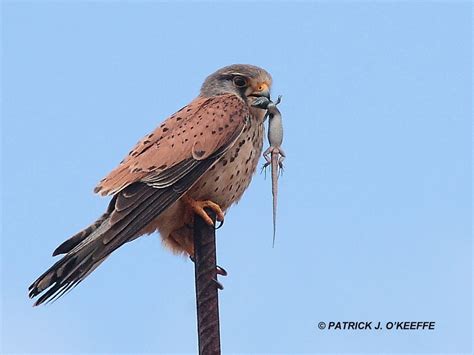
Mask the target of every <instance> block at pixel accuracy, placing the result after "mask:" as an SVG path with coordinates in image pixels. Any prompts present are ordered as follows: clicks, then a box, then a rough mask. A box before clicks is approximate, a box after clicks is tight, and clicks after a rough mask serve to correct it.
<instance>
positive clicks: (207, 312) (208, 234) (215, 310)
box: [194, 209, 221, 355]
mask: <svg viewBox="0 0 474 355" xmlns="http://www.w3.org/2000/svg"><path fill="white" fill-rule="evenodd" d="M206 212H207V214H208V215H209V216H210V217H211V218H212V220H213V221H214V224H215V221H216V215H215V213H214V212H213V211H211V210H209V209H206ZM216 267H217V265H216V235H215V229H214V227H213V226H209V225H208V224H207V223H205V222H204V221H203V220H202V219H201V217H199V216H195V217H194V271H195V272H194V276H195V283H196V304H197V326H198V346H199V354H200V355H210V354H212V355H214V354H220V353H221V344H220V333H219V300H218V295H217V292H218V289H217V282H216V280H217V269H216Z"/></svg>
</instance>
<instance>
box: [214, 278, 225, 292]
mask: <svg viewBox="0 0 474 355" xmlns="http://www.w3.org/2000/svg"><path fill="white" fill-rule="evenodd" d="M212 281H214V283H215V284H216V287H217V288H218V289H219V290H223V289H224V286H222V284H221V283H220V282H219V281H217V279H212Z"/></svg>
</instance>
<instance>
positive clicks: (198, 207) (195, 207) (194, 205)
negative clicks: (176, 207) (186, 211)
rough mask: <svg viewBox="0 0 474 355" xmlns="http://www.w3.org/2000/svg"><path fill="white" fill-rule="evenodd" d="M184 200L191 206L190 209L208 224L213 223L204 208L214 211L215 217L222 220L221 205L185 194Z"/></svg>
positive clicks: (211, 224)
mask: <svg viewBox="0 0 474 355" xmlns="http://www.w3.org/2000/svg"><path fill="white" fill-rule="evenodd" d="M184 202H185V203H186V204H188V205H189V206H190V207H191V210H192V211H193V212H194V213H195V214H197V215H198V216H199V217H201V218H202V219H203V220H204V221H205V222H206V223H207V224H209V225H210V226H213V225H214V222H213V221H212V219H211V217H209V215H208V214H207V213H206V211H205V210H204V208H206V207H207V208H210V209H211V210H213V211H214V212H215V213H216V219H217V220H218V221H219V222H221V221H223V220H224V212H222V209H221V207H220V206H219V205H218V204H217V203H215V202H212V201H210V200H205V201H196V200H193V199H192V198H191V197H188V196H185V197H184Z"/></svg>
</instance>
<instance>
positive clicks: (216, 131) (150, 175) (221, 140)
mask: <svg viewBox="0 0 474 355" xmlns="http://www.w3.org/2000/svg"><path fill="white" fill-rule="evenodd" d="M248 116H249V111H248V107H247V106H246V105H245V104H244V102H243V101H242V100H241V99H239V98H238V97H237V96H235V95H232V94H226V95H220V96H214V97H211V98H202V97H199V98H197V99H195V100H194V101H192V102H191V103H190V104H189V105H188V106H185V107H184V108H182V109H181V110H179V111H178V112H176V113H175V114H174V115H172V116H171V117H169V118H168V119H167V120H166V121H165V122H164V123H163V124H162V125H161V126H159V127H158V128H156V129H155V131H153V132H152V133H150V134H149V135H147V136H146V137H144V138H143V139H142V140H141V141H140V142H139V143H138V144H137V145H136V146H135V148H134V149H133V150H132V151H130V153H129V154H128V156H127V157H126V158H125V159H124V160H123V161H122V162H121V163H120V165H119V166H118V167H117V168H116V169H114V170H113V171H112V172H111V173H110V174H109V175H108V176H107V177H105V178H104V179H103V180H101V182H100V183H99V185H98V186H97V187H96V188H95V190H94V191H95V192H97V193H100V194H101V195H111V194H115V193H116V192H117V191H120V190H122V189H123V188H124V187H125V186H128V185H130V184H132V183H133V182H137V181H140V180H143V179H144V180H145V181H148V182H149V181H150V179H151V180H157V181H161V183H162V184H163V183H168V184H170V183H172V182H173V181H176V177H177V176H179V175H180V173H181V174H182V173H183V171H175V170H170V168H172V167H174V166H176V165H177V164H178V163H180V162H183V161H185V160H186V159H189V158H193V160H196V161H201V160H204V159H206V158H208V157H209V156H210V155H211V154H213V153H214V152H215V151H216V150H217V149H219V148H221V147H223V146H225V145H226V144H231V143H232V141H233V139H234V138H235V134H236V133H237V134H238V133H240V132H241V130H242V128H243V127H244V125H245V118H246V117H248ZM190 165H193V164H190ZM187 168H188V169H189V168H190V167H189V166H188V167H187ZM170 172H172V174H170ZM184 173H185V172H184ZM160 186H164V185H160ZM155 187H158V186H156V185H155Z"/></svg>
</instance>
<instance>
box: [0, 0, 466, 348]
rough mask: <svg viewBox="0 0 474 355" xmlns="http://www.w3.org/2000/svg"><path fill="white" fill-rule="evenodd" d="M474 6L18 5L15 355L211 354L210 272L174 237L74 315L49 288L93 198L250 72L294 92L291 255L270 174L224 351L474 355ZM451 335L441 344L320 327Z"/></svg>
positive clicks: (252, 191) (5, 143) (5, 42)
mask: <svg viewBox="0 0 474 355" xmlns="http://www.w3.org/2000/svg"><path fill="white" fill-rule="evenodd" d="M471 17H472V4H471V3H469V2H410V3H408V2H381V1H374V2H367V1H361V2H316V3H310V2H292V3H289V2H288V3H285V2H278V3H276V2H275V3H271V2H261V3H252V2H240V3H239V2H229V3H226V4H218V3H211V2H202V3H196V2H193V3H185V2H177V3H175V2H115V1H110V2H109V1H103V2H85V1H84V2H15V1H6V2H5V1H4V2H3V3H2V239H1V279H2V284H1V295H2V309H1V319H2V332H1V341H0V342H1V349H2V351H3V352H5V353H35V352H43V353H53V352H60V353H112V352H127V353H140V352H149V353H194V352H195V349H196V341H197V340H196V319H195V300H194V280H193V265H192V263H191V262H190V261H189V260H186V259H184V258H180V257H176V256H173V255H171V254H170V253H169V252H168V251H166V250H164V249H163V248H162V246H161V245H160V241H159V238H158V237H157V236H156V235H153V236H150V237H146V238H141V239H139V240H137V241H134V242H133V243H131V244H129V245H126V246H124V247H123V248H121V249H120V250H118V251H117V252H116V253H115V254H114V255H113V256H112V257H111V258H109V259H108V260H107V261H106V262H105V263H104V264H103V265H102V266H101V267H100V268H99V269H97V270H96V271H95V272H94V273H93V274H92V275H91V276H90V277H89V278H88V279H87V280H86V281H85V282H83V283H82V284H81V285H80V286H79V287H77V288H76V289H75V290H74V291H73V292H71V293H69V294H68V295H67V296H66V297H64V298H62V299H60V300H59V301H58V302H56V303H54V304H52V305H50V306H46V307H40V308H32V307H31V301H30V300H29V299H28V298H27V287H28V285H29V284H30V282H31V281H33V280H34V279H35V278H36V277H37V276H38V275H39V274H40V273H41V272H43V271H44V269H45V268H47V267H49V266H50V265H51V264H52V263H53V258H51V257H50V255H51V252H52V251H53V249H54V248H55V247H56V246H57V245H58V244H59V243H61V242H62V241H63V240H64V239H66V238H67V237H68V236H70V235H72V234H73V233H75V232H76V231H78V230H79V229H81V228H82V227H84V226H86V225H88V224H89V223H90V222H92V221H93V220H94V219H95V218H96V217H97V216H98V215H99V214H100V213H101V212H102V211H103V210H104V209H105V207H106V205H107V203H108V199H104V198H99V197H97V196H94V195H93V193H92V188H93V187H94V186H95V184H96V182H97V181H98V180H100V179H101V178H102V177H103V176H104V175H105V174H106V173H107V172H108V171H110V170H111V169H112V168H113V167H114V166H115V165H116V164H117V163H118V162H119V161H120V160H121V159H122V157H123V156H124V155H125V154H126V153H127V152H128V150H129V148H130V147H131V146H132V145H133V144H134V143H135V142H136V141H137V140H138V139H139V138H141V137H142V136H144V135H145V134H147V133H149V132H150V131H151V130H152V129H154V127H155V126H157V125H158V124H159V123H160V121H162V120H163V119H164V118H166V117H167V116H168V115H169V114H171V113H173V112H175V111H176V110H178V109H179V108H181V107H182V106H183V105H185V104H186V103H188V102H189V101H190V100H191V99H192V98H194V97H195V96H196V95H197V93H198V90H199V87H200V84H201V83H202V81H203V79H204V78H205V77H206V76H207V75H208V74H210V73H211V72H213V71H214V70H216V69H218V68H220V67H222V66H224V65H228V64H231V63H251V64H255V65H259V66H262V67H264V68H266V69H267V70H268V71H269V72H271V73H272V75H273V78H274V88H273V92H274V94H283V95H284V97H283V102H282V104H281V106H280V109H281V110H282V112H283V119H284V125H285V141H284V148H285V151H286V153H287V160H286V171H285V174H284V176H283V178H282V179H281V180H280V204H279V212H278V235H277V240H276V247H275V248H274V249H272V247H271V244H272V227H271V192H270V181H269V180H268V179H267V180H265V179H264V176H263V175H260V174H257V175H256V176H255V177H254V180H253V182H252V184H251V186H250V188H249V189H248V191H247V192H246V195H245V196H244V198H243V199H242V201H241V202H240V203H239V204H238V205H237V206H235V207H233V208H232V210H231V211H230V212H229V213H228V215H227V219H226V223H225V225H224V227H223V228H222V229H220V230H219V232H218V237H217V238H218V259H219V263H220V264H221V265H223V266H224V267H225V268H226V269H227V270H228V271H229V276H228V277H226V278H223V279H222V280H221V281H222V282H223V284H224V285H225V290H224V291H222V292H221V293H220V310H221V335H222V348H223V351H224V353H228V354H230V353H276V352H282V353H303V352H304V353H314V354H317V353H381V352H384V353H422V352H424V353H434V352H441V353H470V352H471V350H472V344H471V337H472V303H471V301H472V288H471V286H472V235H471V217H472V211H471V198H472V194H471V179H472V176H471V165H472V162H471V114H472V113H471V109H472V73H471V70H472V52H471V46H472V44H471V43H472V42H471V41H472V38H471V37H472V35H471V33H472V18H471ZM412 320H413V321H435V322H436V329H435V330H434V331H420V330H418V331H400V330H398V331H388V330H384V331H354V330H350V331H331V330H324V331H322V330H318V327H317V324H318V322H320V321H325V322H329V321H381V322H388V321H412Z"/></svg>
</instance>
